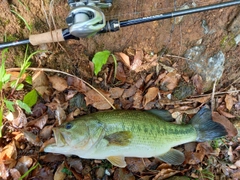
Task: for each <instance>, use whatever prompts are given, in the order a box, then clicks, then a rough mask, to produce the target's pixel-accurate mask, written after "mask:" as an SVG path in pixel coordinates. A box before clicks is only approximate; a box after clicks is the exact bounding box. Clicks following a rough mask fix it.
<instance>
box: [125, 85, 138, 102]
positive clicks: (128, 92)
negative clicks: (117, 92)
mask: <svg viewBox="0 0 240 180" xmlns="http://www.w3.org/2000/svg"><path fill="white" fill-rule="evenodd" d="M136 91H137V87H136V86H134V85H132V86H131V87H130V88H128V89H125V90H124V92H123V95H122V98H124V99H125V98H129V97H131V96H133V95H134V94H135V93H136Z"/></svg>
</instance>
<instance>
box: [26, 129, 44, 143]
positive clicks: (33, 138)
mask: <svg viewBox="0 0 240 180" xmlns="http://www.w3.org/2000/svg"><path fill="white" fill-rule="evenodd" d="M22 132H23V134H24V137H25V138H26V139H27V141H28V142H30V143H31V144H33V145H35V146H41V145H42V140H41V139H40V138H39V137H38V136H37V135H35V134H33V133H32V132H30V131H26V130H22Z"/></svg>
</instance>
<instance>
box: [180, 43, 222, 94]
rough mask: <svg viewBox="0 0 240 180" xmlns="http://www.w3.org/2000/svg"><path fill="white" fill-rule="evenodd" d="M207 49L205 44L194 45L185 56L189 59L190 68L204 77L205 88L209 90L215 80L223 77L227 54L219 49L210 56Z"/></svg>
mask: <svg viewBox="0 0 240 180" xmlns="http://www.w3.org/2000/svg"><path fill="white" fill-rule="evenodd" d="M205 49H206V48H205V46H194V47H192V48H191V49H188V50H187V51H186V53H185V55H184V56H185V58H187V59H189V60H187V63H188V65H189V68H190V69H192V70H193V71H194V72H195V73H196V74H199V75H200V76H201V77H202V78H203V81H204V87H203V89H204V91H207V90H209V89H210V88H211V87H212V84H213V82H214V81H216V80H219V79H220V78H221V77H222V73H223V70H224V66H223V65H224V61H225V56H224V54H223V52H222V51H219V52H217V53H216V54H215V55H213V56H212V57H210V58H209V57H207V54H206V53H205Z"/></svg>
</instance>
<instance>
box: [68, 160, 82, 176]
mask: <svg viewBox="0 0 240 180" xmlns="http://www.w3.org/2000/svg"><path fill="white" fill-rule="evenodd" d="M67 162H68V164H69V166H70V167H71V168H73V169H74V170H75V171H76V172H78V173H81V171H82V170H83V165H82V161H81V159H80V158H68V159H67Z"/></svg>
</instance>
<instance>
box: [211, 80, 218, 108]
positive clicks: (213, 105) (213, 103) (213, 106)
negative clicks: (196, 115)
mask: <svg viewBox="0 0 240 180" xmlns="http://www.w3.org/2000/svg"><path fill="white" fill-rule="evenodd" d="M216 84H217V80H215V81H214V83H213V90H212V97H211V110H212V111H213V110H214V109H215V101H214V95H215V91H216Z"/></svg>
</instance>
